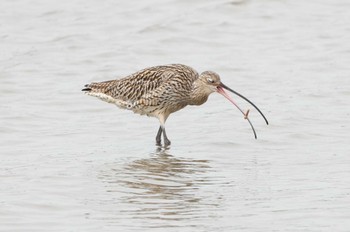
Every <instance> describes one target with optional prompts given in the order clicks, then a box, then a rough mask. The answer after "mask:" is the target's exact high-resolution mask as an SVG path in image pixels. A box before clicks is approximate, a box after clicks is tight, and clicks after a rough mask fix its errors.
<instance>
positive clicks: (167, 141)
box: [164, 139, 171, 147]
mask: <svg viewBox="0 0 350 232" xmlns="http://www.w3.org/2000/svg"><path fill="white" fill-rule="evenodd" d="M170 144H171V142H170V140H169V139H165V140H164V147H169V146H170Z"/></svg>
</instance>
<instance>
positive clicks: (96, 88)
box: [81, 80, 115, 93]
mask: <svg viewBox="0 0 350 232" xmlns="http://www.w3.org/2000/svg"><path fill="white" fill-rule="evenodd" d="M114 81H115V80H111V81H103V82H93V83H91V84H86V85H85V86H84V87H85V88H83V89H82V90H81V91H84V92H86V93H89V92H94V93H105V92H106V90H107V89H108V87H109V86H110V85H111V84H112V82H114Z"/></svg>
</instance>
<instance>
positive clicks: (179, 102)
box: [83, 64, 267, 146]
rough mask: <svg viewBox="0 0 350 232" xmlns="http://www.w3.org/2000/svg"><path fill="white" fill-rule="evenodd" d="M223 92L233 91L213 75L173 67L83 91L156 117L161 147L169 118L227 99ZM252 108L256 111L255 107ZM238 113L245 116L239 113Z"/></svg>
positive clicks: (98, 85)
mask: <svg viewBox="0 0 350 232" xmlns="http://www.w3.org/2000/svg"><path fill="white" fill-rule="evenodd" d="M223 88H226V89H228V90H230V91H231V92H232V91H233V90H231V89H229V88H228V87H227V86H225V85H223V84H222V83H221V81H220V77H219V75H218V74H216V73H215V72H212V71H206V72H203V73H201V74H200V75H198V73H197V72H196V71H195V70H194V69H192V68H191V67H189V66H186V65H181V64H172V65H163V66H155V67H150V68H146V69H143V70H141V71H139V72H136V73H134V74H131V75H129V76H127V77H125V78H122V79H119V80H110V81H104V82H98V83H91V84H87V85H85V88H84V89H83V91H85V92H86V93H87V94H88V95H91V96H96V97H98V98H100V99H102V100H104V101H106V102H109V103H113V104H116V105H117V106H119V107H120V108H123V109H128V110H132V111H133V112H134V113H137V114H141V115H148V116H152V117H157V118H158V119H159V121H160V124H161V126H160V128H159V131H158V134H157V137H156V142H157V144H160V142H161V141H160V140H161V138H160V137H161V134H162V133H163V136H164V143H165V145H166V146H168V145H170V141H169V139H168V138H167V136H166V133H165V127H164V124H165V121H166V120H167V118H168V116H169V115H170V114H171V113H174V112H176V111H178V110H180V109H182V108H184V107H185V106H187V105H201V104H203V103H205V102H206V101H207V99H208V96H209V95H210V94H211V93H213V92H218V93H220V94H222V95H224V96H225V97H226V98H229V97H228V95H227V94H226V93H225V92H224V90H223ZM233 92H234V93H235V94H238V93H237V92H235V91H233ZM238 95H239V96H241V97H243V96H242V95H240V94H238ZM243 98H244V99H245V100H247V101H249V100H248V99H246V98H245V97H243ZM229 100H230V101H232V99H229ZM232 102H233V101H232ZM249 102H250V101H249ZM233 103H234V102H233ZM250 103H251V102H250ZM234 104H235V103H234ZM251 104H252V103H251ZM235 105H236V104H235ZM236 106H237V105H236ZM253 106H254V107H255V105H254V104H253ZM237 107H238V106H237ZM240 110H241V109H240ZM258 110H259V109H258ZM241 112H242V113H243V114H244V112H243V111H242V110H241ZM259 112H260V113H261V111H260V110H259ZM245 116H246V117H247V116H248V115H245ZM264 118H265V117H264ZM248 120H249V119H248ZM265 120H266V119H265ZM249 122H250V121H249ZM266 122H267V120H266ZM253 130H254V129H253ZM254 133H255V131H254Z"/></svg>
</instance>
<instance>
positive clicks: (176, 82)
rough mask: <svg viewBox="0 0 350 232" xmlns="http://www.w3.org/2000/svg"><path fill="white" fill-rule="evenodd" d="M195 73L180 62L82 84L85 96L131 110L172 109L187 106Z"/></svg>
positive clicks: (196, 76)
mask: <svg viewBox="0 0 350 232" xmlns="http://www.w3.org/2000/svg"><path fill="white" fill-rule="evenodd" d="M197 78H198V73H197V72H196V71H195V70H194V69H192V68H191V67H189V66H186V65H181V64H172V65H163V66H155V67H150V68H146V69H143V70H141V71H138V72H136V73H134V74H132V75H129V76H127V77H124V78H122V79H119V80H110V81H104V82H98V83H91V84H88V85H86V86H85V87H86V88H85V89H83V90H84V91H86V92H87V93H88V94H89V95H92V96H96V97H99V98H100V99H102V100H104V101H107V102H110V103H114V104H116V105H118V106H119V107H121V108H126V109H131V110H133V111H134V112H135V113H139V114H147V115H152V114H153V113H154V112H155V111H157V110H158V111H159V110H165V111H169V112H170V113H171V112H175V111H177V110H179V109H182V108H183V107H185V106H186V105H187V102H188V98H189V96H190V92H191V89H192V83H193V82H194V81H195V80H196V79H197Z"/></svg>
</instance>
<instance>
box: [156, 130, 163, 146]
mask: <svg viewBox="0 0 350 232" xmlns="http://www.w3.org/2000/svg"><path fill="white" fill-rule="evenodd" d="M162 132H163V130H162V127H161V126H160V127H159V130H158V133H157V136H156V144H157V145H158V146H160V145H161V144H162V141H161V136H162Z"/></svg>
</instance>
